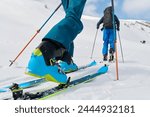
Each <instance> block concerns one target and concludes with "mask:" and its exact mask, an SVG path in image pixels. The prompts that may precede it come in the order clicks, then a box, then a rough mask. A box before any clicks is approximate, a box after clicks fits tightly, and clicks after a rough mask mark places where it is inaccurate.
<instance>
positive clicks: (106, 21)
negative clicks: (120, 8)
mask: <svg viewBox="0 0 150 117" xmlns="http://www.w3.org/2000/svg"><path fill="white" fill-rule="evenodd" d="M114 20H115V29H117V30H118V31H119V28H120V21H119V19H118V18H117V16H116V15H114ZM101 23H103V28H102V29H101V30H103V41H104V43H103V49H102V54H103V60H104V61H107V59H108V57H107V56H108V45H109V44H110V49H109V54H110V58H109V61H113V59H114V55H113V54H114V52H115V42H116V41H115V40H116V34H115V33H114V29H113V17H112V7H107V8H106V9H105V10H104V16H103V17H102V18H101V19H100V20H99V22H98V23H97V29H99V26H100V24H101ZM116 25H117V27H116Z"/></svg>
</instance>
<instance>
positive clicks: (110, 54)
mask: <svg viewBox="0 0 150 117" xmlns="http://www.w3.org/2000/svg"><path fill="white" fill-rule="evenodd" d="M113 60H114V50H113V49H112V48H110V50H109V62H112V61H113Z"/></svg>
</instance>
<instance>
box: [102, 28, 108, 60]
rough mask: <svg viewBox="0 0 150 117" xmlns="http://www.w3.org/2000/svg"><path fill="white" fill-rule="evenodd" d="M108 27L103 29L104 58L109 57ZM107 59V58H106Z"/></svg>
mask: <svg viewBox="0 0 150 117" xmlns="http://www.w3.org/2000/svg"><path fill="white" fill-rule="evenodd" d="M108 38H109V35H108V29H104V31H103V41H104V42H103V49H102V54H103V56H104V59H105V58H107V54H108V42H109V41H108ZM105 60H106V59H105Z"/></svg>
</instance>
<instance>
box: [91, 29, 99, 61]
mask: <svg viewBox="0 0 150 117" xmlns="http://www.w3.org/2000/svg"><path fill="white" fill-rule="evenodd" d="M97 34H98V29H97V30H96V34H95V38H94V43H93V48H92V53H91V57H90V58H91V59H92V57H93V52H94V48H95V42H96V38H97Z"/></svg>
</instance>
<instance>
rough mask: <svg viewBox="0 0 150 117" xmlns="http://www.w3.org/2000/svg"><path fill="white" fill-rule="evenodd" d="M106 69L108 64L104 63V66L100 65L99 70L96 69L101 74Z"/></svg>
mask: <svg viewBox="0 0 150 117" xmlns="http://www.w3.org/2000/svg"><path fill="white" fill-rule="evenodd" d="M107 71H108V66H107V65H106V66H105V65H104V66H102V67H101V68H100V69H99V70H98V72H99V73H102V74H104V73H106V72H107Z"/></svg>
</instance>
